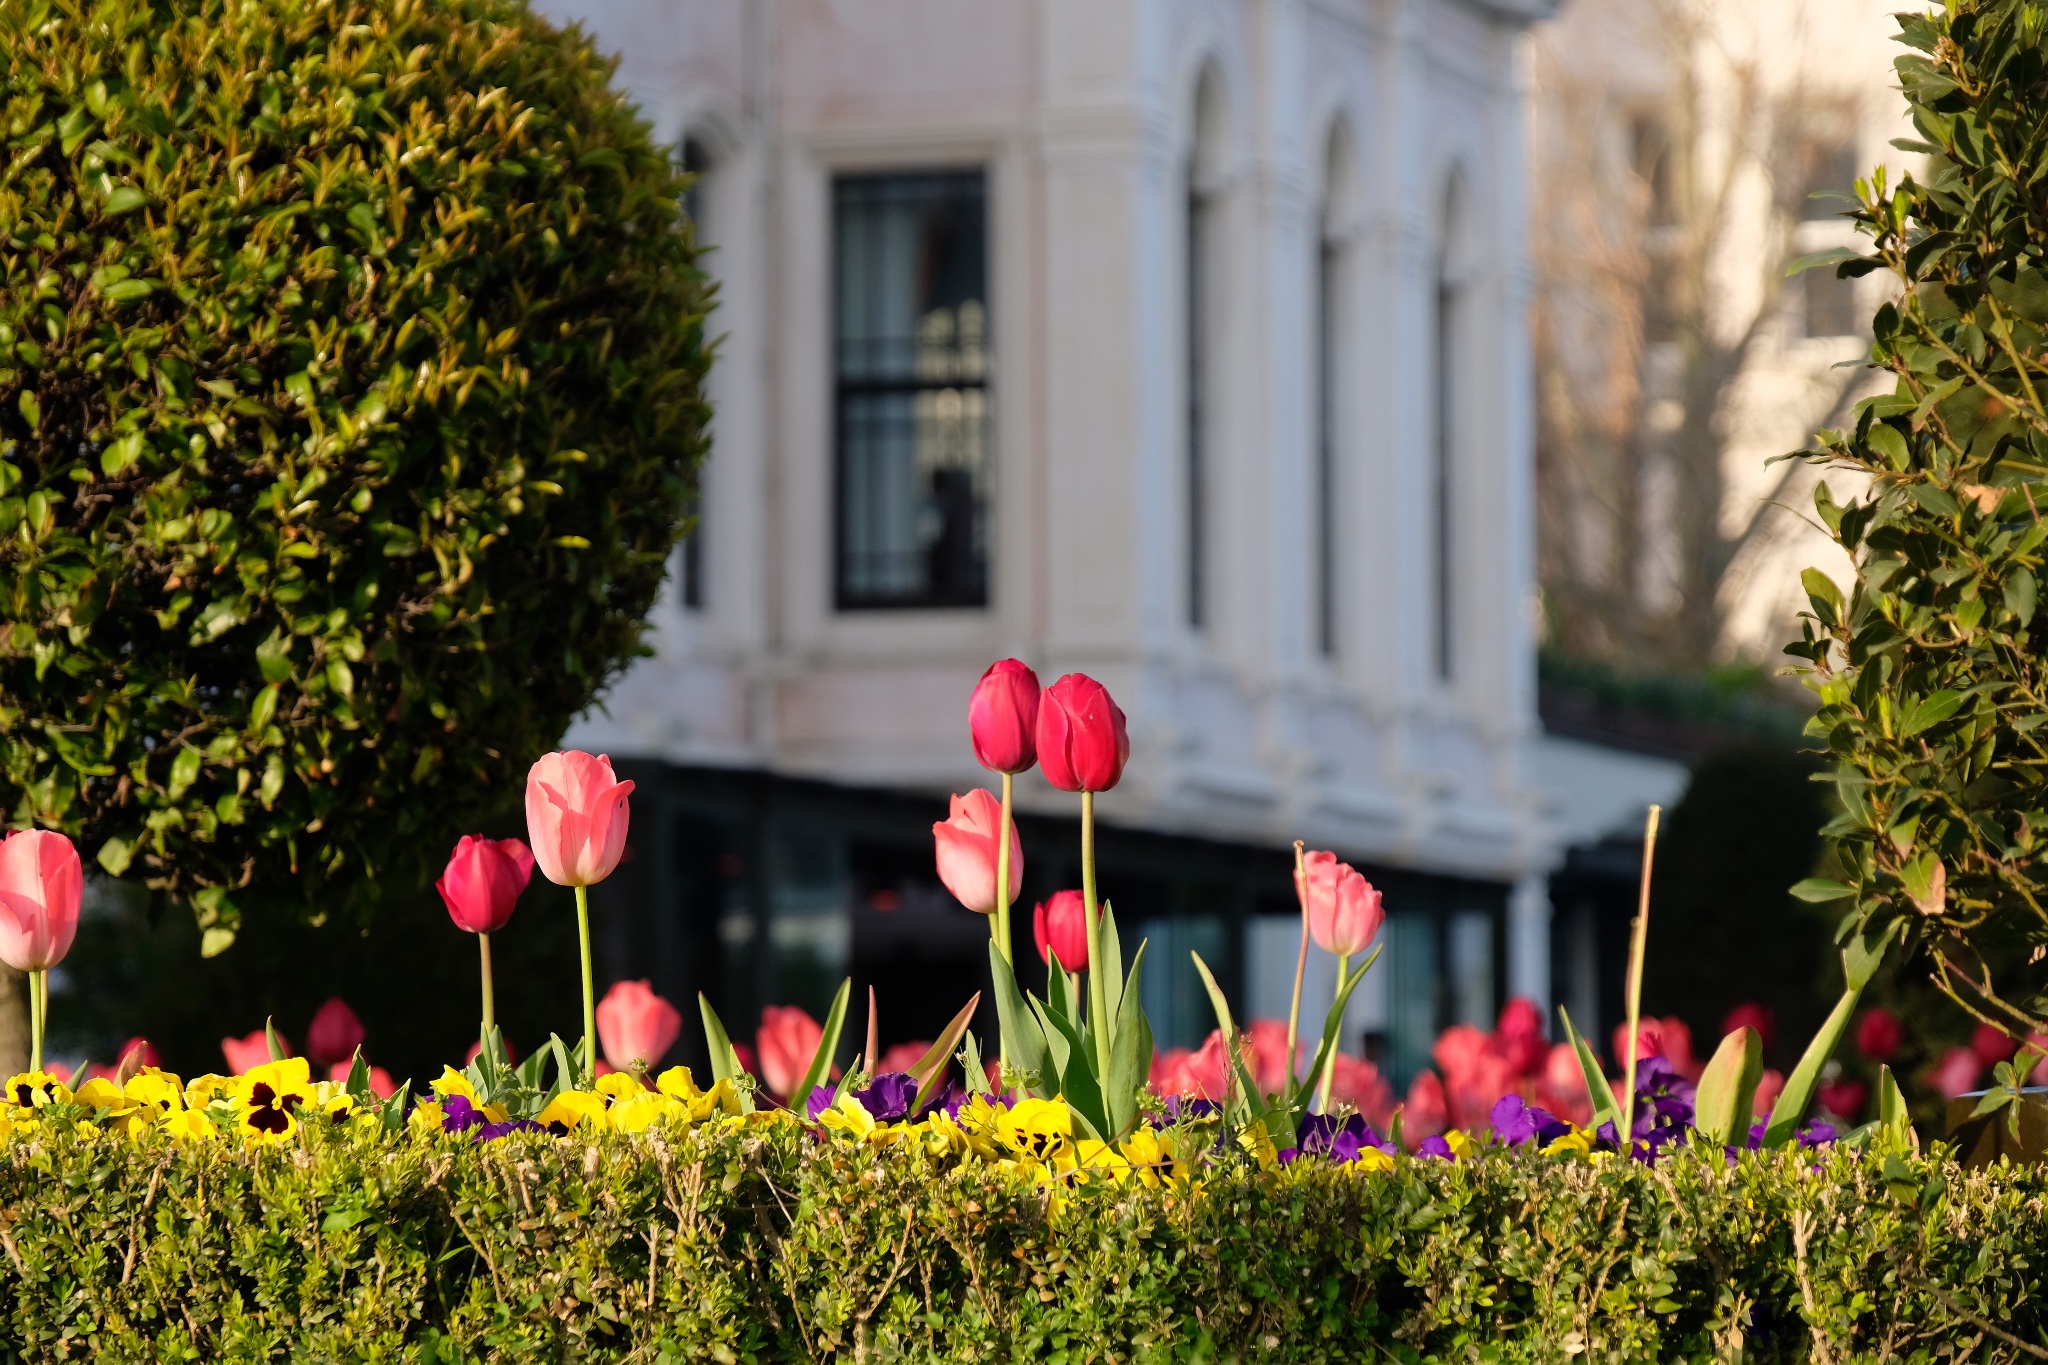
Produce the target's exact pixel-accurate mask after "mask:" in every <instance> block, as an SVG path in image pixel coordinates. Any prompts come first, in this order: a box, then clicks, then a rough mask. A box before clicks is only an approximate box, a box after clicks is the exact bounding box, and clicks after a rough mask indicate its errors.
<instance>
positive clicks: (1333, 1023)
mask: <svg viewBox="0 0 2048 1365" xmlns="http://www.w3.org/2000/svg"><path fill="white" fill-rule="evenodd" d="M1383 946H1384V945H1382V944H1377V943H1376V944H1374V945H1373V949H1372V951H1371V952H1370V953H1368V954H1366V957H1365V961H1363V962H1361V963H1359V964H1358V970H1357V971H1355V972H1349V973H1348V974H1347V975H1346V976H1345V978H1344V980H1343V982H1342V983H1341V984H1340V985H1339V986H1338V988H1337V994H1336V995H1335V996H1334V997H1333V998H1332V999H1331V1001H1330V1008H1329V1009H1328V1010H1327V1011H1326V1012H1325V1013H1324V1015H1323V1035H1322V1037H1321V1039H1319V1040H1318V1041H1317V1043H1316V1055H1315V1057H1314V1058H1313V1059H1312V1060H1311V1061H1310V1062H1309V1068H1308V1075H1307V1076H1306V1077H1304V1078H1303V1080H1302V1086H1303V1094H1304V1096H1306V1095H1307V1094H1308V1093H1310V1092H1312V1091H1314V1090H1315V1089H1316V1088H1317V1087H1319V1086H1321V1084H1322V1075H1323V1068H1324V1067H1326V1066H1328V1065H1329V1063H1330V1057H1331V1055H1332V1054H1333V1053H1335V1052H1336V1051H1337V1049H1338V1047H1339V1045H1340V1043H1341V1040H1342V1034H1343V1032H1344V1011H1345V1010H1346V1009H1347V1008H1349V1007H1350V1004H1351V994H1352V992H1353V991H1356V990H1357V989H1358V983H1359V982H1361V981H1363V980H1365V974H1366V973H1367V972H1369V971H1371V970H1372V967H1373V964H1374V963H1375V962H1378V961H1379V960H1380V949H1381V947H1383ZM1339 965H1342V964H1339ZM1296 1109H1297V1110H1298V1111H1299V1112H1303V1113H1305V1112H1307V1105H1306V1102H1305V1100H1304V1103H1302V1104H1300V1105H1297V1106H1296Z"/></svg>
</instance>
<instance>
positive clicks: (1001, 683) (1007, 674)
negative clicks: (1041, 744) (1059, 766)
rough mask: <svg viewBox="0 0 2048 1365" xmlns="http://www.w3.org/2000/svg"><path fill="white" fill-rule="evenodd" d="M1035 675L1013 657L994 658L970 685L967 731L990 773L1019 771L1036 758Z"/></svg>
mask: <svg viewBox="0 0 2048 1365" xmlns="http://www.w3.org/2000/svg"><path fill="white" fill-rule="evenodd" d="M1037 727H1038V675H1037V674H1036V673H1033V672H1032V671H1031V670H1030V669H1029V668H1026V667H1025V666H1024V665H1023V663H1021V662H1020V661H1018V660H1016V659H998V660H997V661H996V662H995V663H992V664H990V665H989V666H988V672H986V673H984V674H982V675H981V681H980V682H978V683H976V684H975V685H974V695H973V696H972V697H970V698H969V699H968V702H967V731H968V733H969V734H970V735H971V736H972V737H973V739H974V757H975V760H976V761H977V762H979V763H980V764H981V766H982V767H984V768H987V769H988V770H989V771H990V772H992V773H1021V772H1023V771H1024V770H1025V769H1027V768H1029V767H1030V766H1031V765H1032V764H1033V763H1035V762H1037V761H1038V749H1037V735H1036V731H1037Z"/></svg>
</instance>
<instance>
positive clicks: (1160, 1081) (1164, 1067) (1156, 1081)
mask: <svg viewBox="0 0 2048 1365" xmlns="http://www.w3.org/2000/svg"><path fill="white" fill-rule="evenodd" d="M1192 1056H1194V1053H1192V1052H1191V1051H1189V1050H1188V1049H1187V1048H1184V1047H1168V1048H1161V1049H1160V1050H1159V1051H1157V1052H1155V1053H1153V1054H1152V1074H1151V1076H1150V1078H1149V1079H1148V1081H1147V1084H1148V1085H1149V1086H1150V1087H1151V1089H1152V1093H1153V1094H1155V1095H1157V1096H1159V1097H1160V1098H1161V1099H1165V1098H1166V1097H1167V1096H1168V1095H1185V1094H1187V1093H1189V1092H1188V1079H1187V1069H1188V1058H1190V1057H1192Z"/></svg>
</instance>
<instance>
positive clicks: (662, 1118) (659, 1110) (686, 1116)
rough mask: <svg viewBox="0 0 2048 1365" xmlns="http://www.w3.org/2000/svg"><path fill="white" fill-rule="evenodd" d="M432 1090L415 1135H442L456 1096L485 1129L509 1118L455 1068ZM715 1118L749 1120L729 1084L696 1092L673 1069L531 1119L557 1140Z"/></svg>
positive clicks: (415, 1115)
mask: <svg viewBox="0 0 2048 1365" xmlns="http://www.w3.org/2000/svg"><path fill="white" fill-rule="evenodd" d="M430 1088H431V1089H432V1090H433V1092H434V1096H435V1097H434V1098H433V1099H431V1100H426V1101H423V1102H421V1103H420V1104H418V1105H416V1106H414V1108H413V1111H412V1113H411V1114H410V1115H408V1116H407V1119H406V1122H407V1123H408V1124H409V1125H410V1126H411V1128H412V1130H413V1131H414V1132H424V1133H434V1132H440V1131H442V1127H443V1124H444V1123H445V1121H446V1119H447V1117H448V1112H449V1101H451V1100H453V1099H455V1098H456V1097H458V1096H459V1097H460V1098H461V1099H462V1100H463V1101H465V1102H466V1103H467V1104H468V1106H469V1107H470V1108H471V1109H473V1110H475V1111H476V1112H477V1113H479V1114H482V1115H483V1117H484V1121H485V1122H487V1123H503V1122H505V1121H506V1120H507V1119H508V1118H509V1117H510V1115H509V1114H508V1113H507V1111H506V1110H505V1109H504V1108H503V1107H502V1106H500V1105H495V1104H486V1103H484V1101H483V1099H482V1098H481V1097H480V1096H479V1095H478V1094H477V1092H476V1087H475V1086H473V1085H471V1084H470V1081H469V1078H468V1077H467V1076H464V1075H463V1074H462V1073H461V1072H459V1071H457V1070H455V1068H453V1067H447V1068H445V1069H443V1071H442V1072H441V1078H440V1079H439V1080H437V1081H435V1082H434V1083H433V1085H432V1086H431V1087H430ZM775 1112H776V1114H777V1115H779V1116H780V1117H779V1118H778V1119H776V1120H775V1121H787V1120H792V1119H793V1116H791V1115H789V1114H788V1113H787V1112H786V1111H781V1110H778V1111H775ZM719 1116H726V1117H730V1118H736V1119H738V1118H746V1117H749V1116H748V1115H747V1114H746V1113H745V1110H744V1106H742V1105H741V1104H740V1097H739V1092H738V1091H736V1090H734V1089H733V1085H732V1082H731V1081H728V1080H721V1081H719V1082H717V1083H716V1084H714V1085H713V1086H712V1087H711V1088H710V1089H709V1090H700V1089H698V1087H697V1082H696V1080H695V1079H694V1078H693V1077H692V1076H691V1075H690V1068H688V1067H686V1066H672V1067H670V1068H669V1069H668V1070H666V1071H664V1072H662V1073H661V1075H659V1076H657V1077H656V1078H655V1081H654V1089H652V1090H649V1089H648V1088H647V1087H646V1086H644V1085H642V1084H641V1083H640V1082H639V1081H638V1080H636V1079H634V1078H633V1077H632V1076H629V1075H627V1074H625V1073H624V1072H615V1073H613V1074H612V1075H609V1076H600V1077H598V1078H597V1085H596V1087H595V1089H593V1090H565V1091H563V1092H561V1093H560V1094H558V1095H556V1096H555V1097H554V1098H553V1099H552V1100H550V1101H548V1105H547V1107H546V1108H545V1109H543V1110H541V1112H540V1113H539V1114H537V1115H535V1116H534V1122H536V1123H538V1124H539V1125H540V1126H541V1127H542V1128H544V1129H546V1130H547V1131H548V1132H551V1133H555V1134H562V1133H569V1132H573V1131H576V1130H579V1129H580V1130H582V1131H584V1132H595V1131H598V1130H602V1129H610V1130H611V1131H613V1132H618V1133H638V1132H643V1131H645V1130H646V1129H648V1128H652V1127H653V1126H654V1125H656V1124H657V1123H664V1122H666V1123H682V1124H696V1123H702V1122H704V1121H705V1120H707V1119H710V1118H714V1117H719ZM754 1117H757V1118H759V1119H762V1120H768V1119H770V1117H771V1116H770V1115H769V1114H765V1113H764V1114H761V1115H758V1116H754Z"/></svg>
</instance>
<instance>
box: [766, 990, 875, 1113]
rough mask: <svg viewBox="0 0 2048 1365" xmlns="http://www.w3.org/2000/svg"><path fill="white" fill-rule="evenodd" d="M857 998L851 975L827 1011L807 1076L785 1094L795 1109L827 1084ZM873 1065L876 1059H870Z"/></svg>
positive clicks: (800, 1107) (870, 1064)
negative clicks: (850, 1008) (850, 1005)
mask: <svg viewBox="0 0 2048 1365" xmlns="http://www.w3.org/2000/svg"><path fill="white" fill-rule="evenodd" d="M852 998H853V978H852V977H850V976H849V977H847V978H845V979H844V980H842V981H841V982H840V983H839V993H838V994H837V995H835V996H833V997H832V1008H831V1009H829V1010H827V1011H826V1012H825V1028H824V1031H823V1032H822V1033H821V1034H819V1036H818V1047H817V1050H816V1051H815V1052H813V1053H812V1054H811V1064H810V1065H809V1066H808V1067H806V1068H804V1074H803V1079H801V1080H799V1081H798V1082H797V1083H796V1092H795V1093H794V1094H791V1095H785V1096H784V1097H783V1098H784V1099H785V1100H787V1101H788V1102H789V1106H790V1108H792V1109H799V1110H800V1109H802V1107H803V1105H804V1103H805V1101H807V1100H808V1099H809V1098H810V1094H811V1091H813V1090H815V1089H817V1088H818V1087H819V1086H821V1085H823V1084H824V1083H825V1078H826V1077H827V1076H829V1075H831V1074H832V1058H833V1057H834V1056H836V1055H837V1054H838V1052H839V1034H840V1031H841V1030H843V1029H844V1028H845V1027H846V1006H847V1002H848V1001H849V1000H851V999H852ZM867 1061H868V1065H869V1066H870V1067H873V1065H874V1058H872V1057H870V1058H868V1059H867Z"/></svg>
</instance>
